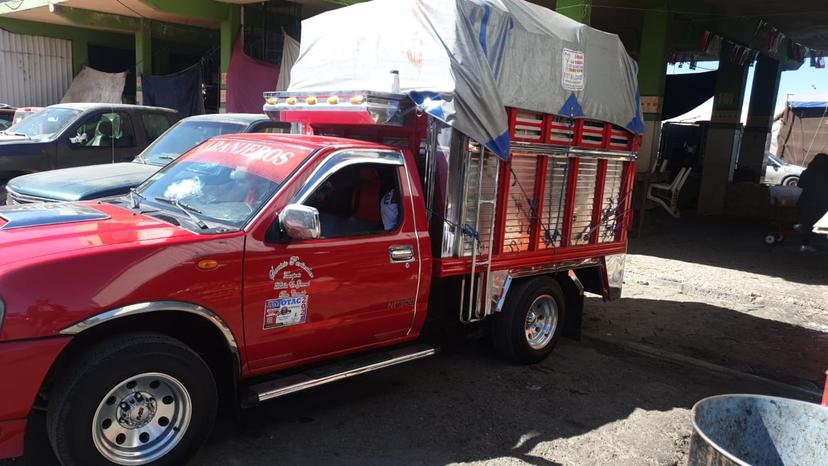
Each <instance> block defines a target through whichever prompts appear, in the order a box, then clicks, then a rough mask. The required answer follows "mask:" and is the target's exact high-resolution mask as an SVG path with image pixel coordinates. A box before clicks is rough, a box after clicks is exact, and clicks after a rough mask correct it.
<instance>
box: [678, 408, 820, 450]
mask: <svg viewBox="0 0 828 466" xmlns="http://www.w3.org/2000/svg"><path fill="white" fill-rule="evenodd" d="M693 429H694V431H693V440H692V442H691V444H690V459H689V461H688V466H732V465H739V466H747V465H752V466H782V465H784V466H799V465H801V466H814V465H828V408H825V407H823V406H820V405H818V404H814V403H807V402H804V401H797V400H789V399H786V398H777V397H771V396H761V395H721V396H713V397H710V398H705V399H703V400H701V401H699V402H698V403H696V406H694V407H693Z"/></svg>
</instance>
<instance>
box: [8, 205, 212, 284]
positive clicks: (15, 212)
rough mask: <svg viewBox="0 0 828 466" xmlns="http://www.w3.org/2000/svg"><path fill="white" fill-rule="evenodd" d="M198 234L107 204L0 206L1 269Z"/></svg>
mask: <svg viewBox="0 0 828 466" xmlns="http://www.w3.org/2000/svg"><path fill="white" fill-rule="evenodd" d="M180 236H196V235H195V233H192V232H190V231H188V230H186V229H184V228H180V227H177V226H174V225H171V224H168V223H164V222H162V221H160V220H158V219H155V218H153V217H149V216H145V215H140V214H136V213H135V212H132V211H130V210H128V209H125V208H121V207H118V206H115V205H112V204H107V203H94V202H85V203H46V204H43V203H41V204H27V205H21V206H5V207H0V268H2V267H3V266H6V265H9V264H14V263H18V262H21V261H26V260H31V259H34V258H37V257H41V256H47V255H52V254H66V253H71V252H73V251H77V250H79V249H89V248H100V247H113V246H117V245H124V244H129V243H135V242H143V241H154V242H158V241H164V240H167V239H170V238H174V237H180Z"/></svg>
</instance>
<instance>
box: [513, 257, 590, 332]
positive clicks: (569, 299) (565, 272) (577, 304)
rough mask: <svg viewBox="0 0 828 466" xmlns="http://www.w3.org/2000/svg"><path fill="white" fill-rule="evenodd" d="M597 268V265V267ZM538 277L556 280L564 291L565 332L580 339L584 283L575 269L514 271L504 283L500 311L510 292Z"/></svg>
mask: <svg viewBox="0 0 828 466" xmlns="http://www.w3.org/2000/svg"><path fill="white" fill-rule="evenodd" d="M595 268H597V267H595ZM538 278H541V279H548V280H552V281H554V282H556V283H557V284H558V285H559V286H560V287H561V291H563V295H564V301H565V302H564V304H565V306H566V310H567V317H566V320H565V321H564V327H563V334H564V335H565V336H568V337H570V338H575V339H579V338H580V336H581V322H582V320H583V307H584V285H583V284H582V283H581V280H579V278H578V275H576V274H575V269H558V270H555V271H546V272H542V273H529V274H524V273H520V272H519V271H512V272H510V274H509V278H508V279H507V281H506V282H505V283H504V285H503V290H502V294H501V300H500V301H499V302H498V305H497V307H498V311H500V310H501V308H502V306H503V304H504V303H505V301H506V298H507V296H509V293H515V292H517V290H520V289H521V288H522V287H523V286H524V285H525V284H527V283H528V282H531V281H532V280H536V279H538Z"/></svg>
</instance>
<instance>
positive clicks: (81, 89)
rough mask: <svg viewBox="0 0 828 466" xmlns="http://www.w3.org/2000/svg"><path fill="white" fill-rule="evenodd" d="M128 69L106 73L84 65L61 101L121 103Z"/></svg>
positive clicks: (64, 102) (63, 102)
mask: <svg viewBox="0 0 828 466" xmlns="http://www.w3.org/2000/svg"><path fill="white" fill-rule="evenodd" d="M126 75H127V73H126V71H124V72H122V73H104V72H103V71H98V70H96V69H94V68H90V67H88V66H84V67H83V69H82V70H81V72H80V73H78V75H77V76H75V79H73V80H72V84H71V85H70V86H69V89H67V90H66V94H64V95H63V98H62V99H60V103H62V104H66V103H73V102H96V103H102V104H120V103H121V102H122V100H121V96H122V94H123V93H124V83H125V82H126Z"/></svg>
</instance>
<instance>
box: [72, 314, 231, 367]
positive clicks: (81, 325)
mask: <svg viewBox="0 0 828 466" xmlns="http://www.w3.org/2000/svg"><path fill="white" fill-rule="evenodd" d="M164 311H178V312H187V313H190V314H195V315H198V316H201V317H204V318H205V319H207V320H209V321H210V322H212V323H213V325H215V326H216V327H217V328H218V329H219V331H221V333H222V335H224V339H225V340H226V342H227V346H228V347H229V348H230V351H231V352H232V353H233V356H234V357H235V359H236V364H237V365H236V368H237V370H241V353H240V351H239V344H238V343H237V342H236V337H234V336H233V332H232V331H231V330H230V327H228V326H227V324H226V323H225V322H224V320H222V318H221V317H220V316H219V315H218V314H216V313H215V312H213V311H211V310H209V309H207V308H205V307H202V306H199V305H197V304H192V303H185V302H182V301H153V302H148V303H138V304H130V305H129V306H123V307H118V308H115V309H112V310H109V311H106V312H102V313H100V314H97V315H94V316H92V317H89V318H88V319H86V320H83V321H81V322H78V323H76V324H74V325H70V326H69V327H66V328H64V329H63V330H61V331H60V334H61V335H78V334H80V333H81V332H83V331H85V330H89V329H90V328H93V327H96V326H98V325H100V324H103V323H106V322H110V321H112V320H115V319H119V318H121V317H131V316H134V315H139V314H146V313H148V312H164Z"/></svg>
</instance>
